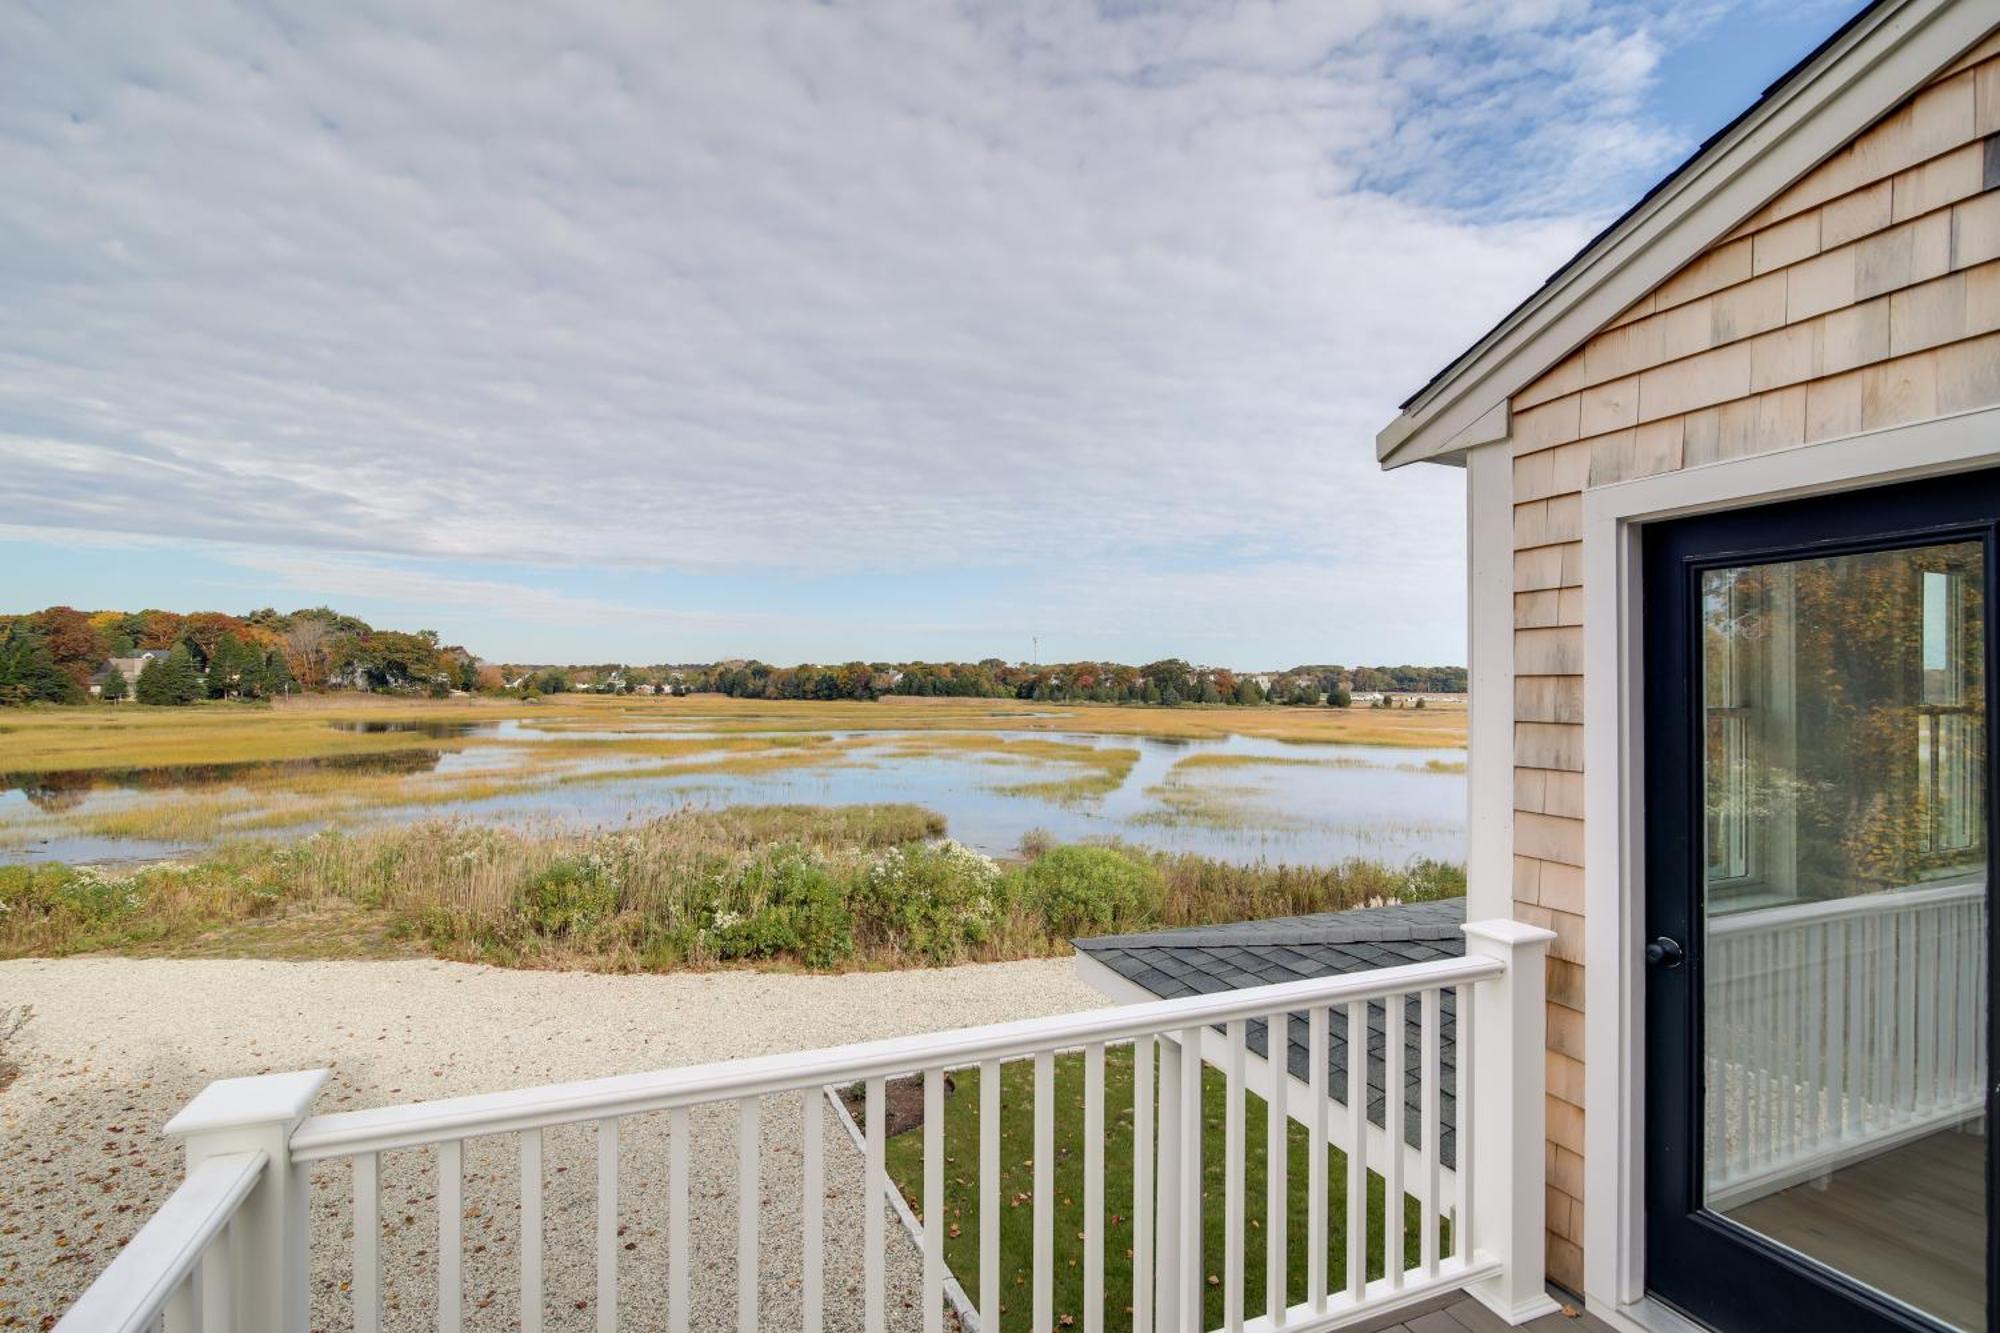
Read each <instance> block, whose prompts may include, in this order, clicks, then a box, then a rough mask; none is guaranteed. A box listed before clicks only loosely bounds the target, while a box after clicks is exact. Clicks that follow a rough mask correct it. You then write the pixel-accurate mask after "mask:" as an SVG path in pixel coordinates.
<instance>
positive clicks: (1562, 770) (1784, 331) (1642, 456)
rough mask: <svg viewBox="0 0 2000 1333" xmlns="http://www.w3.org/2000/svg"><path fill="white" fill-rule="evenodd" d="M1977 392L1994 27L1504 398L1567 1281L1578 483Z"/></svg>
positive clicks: (1996, 378)
mask: <svg viewBox="0 0 2000 1333" xmlns="http://www.w3.org/2000/svg"><path fill="white" fill-rule="evenodd" d="M1996 403H2000V33H1996V34H1993V35H1989V36H1988V37H1987V38H1986V40H1985V41H1984V42H1982V43H1981V44H1980V45H1979V46H1978V47H1976V48H1975V49H1974V50H1973V51H1972V52H1970V53H1968V54H1967V55H1966V56H1965V57H1964V58H1962V59H1961V60H1959V61H1958V62H1956V63H1955V64H1954V65H1953V66H1951V67H1950V68H1948V69H1947V70H1945V71H1944V72H1942V73H1941V74H1939V75H1938V76H1937V77H1936V78H1934V79H1932V80H1931V81H1930V82H1928V83H1927V84H1925V85H1924V86H1923V87H1922V88H1921V89H1919V90H1918V91H1917V92H1916V93H1915V94H1914V95H1913V96H1912V97H1911V98H1910V99H1909V100H1907V101H1906V102H1905V103H1904V104H1903V105H1901V106H1900V107H1898V108H1897V109H1896V110H1894V111H1892V112H1891V113H1890V114H1888V115H1887V116H1885V117H1884V118H1883V119H1881V120H1880V121H1878V122H1877V123H1876V124H1875V125H1873V126H1871V127H1870V128H1869V129H1868V130H1867V131H1865V132H1864V133H1863V134H1861V135H1860V136H1858V137H1857V138H1856V139H1855V140H1854V141H1853V142H1852V143H1851V144H1850V145H1849V146H1848V147H1846V148H1845V149H1843V150H1842V151H1841V152H1839V153H1837V154H1835V155H1834V156H1833V157H1832V158H1830V159H1828V160H1827V161H1825V162H1823V163H1822V164H1820V165H1819V166H1818V167H1816V168H1814V169H1813V170H1812V171H1810V172H1809V173H1807V174H1806V175H1805V176H1804V177H1803V178H1801V179H1800V180H1798V181H1797V182H1796V183H1794V184H1793V185H1792V186H1791V187H1789V188H1788V189H1787V190H1785V191H1784V192H1783V193H1782V194H1781V195H1779V196H1778V198H1776V199H1775V200H1773V201H1772V202H1771V203H1769V204H1768V205H1766V206H1765V207H1764V208H1762V209H1760V210H1759V211H1758V212H1757V213H1756V214H1754V215H1753V216H1752V217H1751V218H1750V219H1749V220H1747V221H1746V222H1744V223H1743V224H1742V225H1741V226H1739V227H1738V228H1737V229H1736V230H1735V231H1733V232H1731V233H1730V234H1729V235H1728V236H1726V237H1724V238H1723V239H1722V240H1720V241H1719V242H1717V243H1716V244H1715V245H1713V246H1711V247H1710V248H1709V249H1708V250H1707V251H1705V252H1704V253H1703V254H1701V255H1700V256H1698V257H1697V258H1695V259H1694V260H1693V261H1691V262H1690V263H1688V264H1687V265H1685V266H1684V267H1683V268H1681V269H1680V270H1679V271H1678V272H1676V273H1675V274H1674V275H1673V276H1671V277H1670V278H1668V279H1667V280H1666V281H1664V282H1662V283H1661V284H1660V285H1659V286H1658V287H1656V288H1654V290H1653V291H1652V292H1650V293H1648V294H1647V295H1646V296H1645V297H1644V298H1642V299H1641V300H1640V301H1639V302H1637V303H1636V304H1635V305H1633V306H1632V307H1631V308H1630V309H1629V310H1627V311H1626V312H1625V313H1624V314H1622V315H1620V316H1619V317H1618V318H1617V319H1615V320H1613V321H1612V322H1611V323H1610V324H1609V325H1607V326H1606V327H1605V328H1604V329H1602V330H1600V331H1599V332H1598V333H1597V334H1596V335H1594V336H1593V337H1591V338H1590V339H1588V340H1587V341H1586V342H1585V343H1584V345H1583V346H1582V347H1580V348H1579V349H1577V350H1576V351H1575V352H1574V353H1572V354H1571V355H1570V356H1568V357H1567V358H1565V359H1564V360H1563V361H1561V362H1560V363H1558V364H1557V365H1556V366H1555V367H1554V368H1552V369H1551V370H1550V371H1548V373H1546V374H1545V375H1543V376H1542V377H1541V378H1540V379H1538V380H1537V381H1535V382H1534V383H1533V384H1530V385H1529V386H1528V387H1526V388H1525V389H1523V390H1522V391H1521V392H1520V393H1518V394H1516V395H1515V396H1514V398H1513V399H1512V400H1511V404H1510V407H1511V421H1512V426H1511V443H1510V445H1509V446H1508V447H1509V448H1510V449H1511V452H1512V455H1513V458H1512V466H1513V477H1512V487H1513V500H1514V506H1513V603H1514V607H1513V609H1514V630H1513V648H1514V653H1513V658H1514V681H1513V686H1514V702H1513V750H1514V754H1513V763H1514V769H1513V773H1514V801H1513V809H1514V814H1513V890H1512V891H1513V898H1514V904H1515V913H1516V915H1517V917H1519V918H1520V919H1521V920H1524V921H1528V922H1532V923H1534V924H1536V925H1541V926H1546V927H1548V928H1550V929H1552V930H1554V931H1555V932H1556V942H1555V944H1554V945H1553V946H1552V948H1551V951H1550V960H1549V964H1548V968H1549V976H1548V996H1549V1011H1548V1053H1547V1072H1548V1103H1547V1109H1548V1146H1547V1168H1548V1174H1547V1179H1548V1187H1547V1188H1548V1196H1547V1218H1548V1229H1549V1235H1548V1266H1549V1275H1550V1276H1551V1277H1552V1278H1553V1279H1554V1280H1556V1281H1558V1282H1561V1283H1563V1284H1564V1285H1566V1286H1569V1287H1571V1288H1573V1289H1576V1290H1581V1289H1582V1286H1583V1246H1584V1243H1585V1242H1584V1236H1585V1231H1584V1223H1585V1219H1584V1213H1583V1197H1584V1185H1583V1175H1584V1116H1585V1107H1584V1091H1583V1089H1584V1079H1583V1073H1584V1066H1583V1059H1584V1018H1583V995H1584V984H1583V983H1584V969H1585V966H1586V960H1585V958H1584V952H1583V938H1584V932H1583V911H1584V901H1583V849H1584V825H1583V784H1584V780H1585V777H1584V773H1583V753H1584V747H1583V695H1584V689H1585V681H1584V676H1583V614H1584V605H1583V558H1582V557H1583V548H1582V542H1581V538H1582V528H1581V522H1582V512H1583V493H1584V491H1586V490H1588V489H1591V488H1593V487H1598V486H1605V485H1610V484H1613V483H1616V482H1619V481H1625V480H1629V479H1632V478H1636V477H1644V476H1653V475H1657V474H1659V473H1663V472H1671V471H1676V470H1678V469H1681V468H1688V467H1697V466H1700V465H1701V464H1704V463H1710V462H1717V461H1721V460H1724V459H1730V458H1738V457H1743V456H1746V455H1749V454H1755V453H1761V452H1765V451H1769V450H1775V449H1783V448H1789V447H1794V446H1801V445H1810V444H1813V443H1816V442H1819V441H1824V440H1831V439H1836V438H1839V437H1842V436H1846V435H1852V434H1855V433H1857V432H1860V431H1866V430H1874V429H1878V428H1881V427H1886V426H1894V425H1902V424H1906V423H1909V422H1913V421H1920V420H1924V419H1927V418H1932V417H1939V416H1946V415H1950V414H1952V413H1956V412H1962V411H1967V410H1970V409H1974V408H1979V407H1986V406H1990V405H1993V404H1996Z"/></svg>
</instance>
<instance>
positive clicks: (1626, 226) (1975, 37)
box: [1375, 0, 1993, 469]
mask: <svg viewBox="0 0 2000 1333" xmlns="http://www.w3.org/2000/svg"><path fill="white" fill-rule="evenodd" d="M1980 10H1981V5H1980V4H1979V3H1978V0H1882V2H1881V3H1879V4H1877V5H1875V6H1874V7H1872V8H1870V9H1868V10H1866V11H1864V12H1862V13H1861V14H1859V15H1857V16H1856V17H1855V19H1854V20H1853V21H1851V22H1850V23H1849V24H1847V25H1846V26H1845V27H1844V28H1842V29H1841V31H1840V32H1838V33H1836V34H1835V35H1834V36H1833V37H1832V38H1830V39H1829V40H1828V41H1827V42H1826V43H1825V44H1824V45H1822V46H1821V47H1820V48H1819V49H1818V50H1817V51H1816V52H1814V53H1813V55H1811V56H1809V57H1807V59H1806V60H1804V61H1802V62H1801V63H1800V64H1799V65H1798V66H1797V67H1795V68H1794V69H1793V70H1792V71H1791V72H1790V74H1788V75H1787V76H1786V77H1785V78H1784V79H1783V80H1781V81H1780V82H1779V83H1778V84H1777V85H1776V86H1774V87H1773V88H1772V89H1771V90H1770V91H1769V92H1768V93H1767V94H1766V95H1765V96H1764V98H1762V99H1761V100H1760V101H1759V102H1758V103H1757V104H1756V105H1754V106H1753V107H1752V108H1750V110H1749V111H1748V112H1746V113H1745V114H1744V115H1742V116H1741V117H1739V118H1738V119H1737V120H1736V121H1735V122H1733V123H1732V124H1731V125H1730V126H1729V127H1728V128H1726V129H1725V130H1723V131H1722V132H1721V133H1719V134H1717V135H1716V136H1715V138H1713V139H1712V140H1710V141H1709V142H1708V143H1707V144H1705V145H1703V147H1702V148H1701V150H1700V151H1698V152H1697V153H1696V154H1695V155H1694V156H1693V157H1691V158H1690V159H1689V160H1688V161H1687V162H1686V163H1684V164H1682V166H1681V167H1680V168H1679V169H1678V170H1676V171H1675V172H1674V173H1673V174H1672V175H1670V176H1669V177H1668V178H1667V179H1666V180H1664V181H1662V182H1661V183H1660V184H1659V185H1658V186H1656V187H1655V188H1654V189H1653V190H1652V191H1651V192H1650V193H1649V194H1648V195H1647V196H1646V198H1645V199H1644V200H1642V201H1641V202H1640V203H1639V204H1638V205H1637V206H1635V207H1634V208H1633V209H1632V210H1631V211H1630V212H1628V213H1627V214H1626V215H1625V216H1624V217H1622V218H1620V219H1619V220H1618V221H1617V222H1615V223H1613V224H1612V225H1611V226H1610V227H1608V228H1607V229H1606V230H1605V231H1604V232H1603V233H1602V234H1601V235H1599V236H1598V237H1597V238H1596V239H1595V240H1594V241H1592V242H1591V243H1590V244H1589V245H1587V246H1586V247H1584V249H1583V250H1582V251H1581V252H1579V253H1578V254H1577V255H1576V256H1575V257H1574V258H1572V259H1571V260H1570V261H1569V262H1568V263H1567V264H1565V265H1564V266H1563V267H1562V268H1561V269H1559V270H1557V272H1556V273H1555V274H1554V275H1553V276H1552V277H1551V278H1550V279H1549V280H1548V281H1547V282H1546V283H1544V284H1543V285H1542V286H1541V287H1540V288H1539V289H1538V290H1537V291H1536V292H1535V293H1534V294H1533V295H1532V296H1530V297H1529V298H1528V299H1527V300H1526V301H1523V302H1522V303H1521V304H1520V305H1519V306H1517V307H1516V308H1515V309H1514V310H1513V311H1512V312H1510V313H1509V314H1508V315H1507V317H1506V318H1505V319H1503V320H1501V321H1500V323H1499V324H1497V325H1495V326H1494V328H1493V329H1491V330H1490V331H1488V332H1487V334H1486V335H1485V336H1484V337H1482V338H1481V339H1480V340H1479V341H1478V342H1476V343H1474V344H1473V345H1472V346H1471V347H1470V348H1468V349H1466V351H1465V352H1463V353H1462V354H1461V355H1460V356H1459V357H1458V358H1457V360H1455V361H1453V362H1452V363H1451V365H1450V366H1448V367H1446V369H1445V370H1444V371H1442V372H1441V373H1440V374H1439V375H1438V376H1437V377H1436V378H1435V379H1433V380H1432V381H1431V383H1429V384H1428V385H1426V386H1425V387H1424V388H1423V390H1422V391H1420V392H1419V393H1418V394H1417V396H1416V397H1414V398H1412V399H1411V400H1410V401H1409V402H1408V403H1407V404H1405V406H1404V408H1403V411H1402V412H1401V413H1400V414H1399V415H1398V416H1397V417H1396V418H1395V420H1393V421H1391V422H1390V423H1389V424H1388V425H1387V426H1385V427H1383V429H1382V430H1381V432H1380V433H1379V434H1377V436H1376V437H1375V453H1376V459H1377V461H1378V462H1379V463H1380V465H1381V466H1382V467H1383V468H1384V469H1388V468H1395V467H1401V466H1403V465H1404V464H1407V463H1414V462H1419V461H1423V460H1427V459H1428V460H1437V461H1454V462H1455V461H1459V456H1461V455H1462V454H1463V451H1464V450H1465V449H1467V448H1469V447H1472V446H1474V445H1477V444H1482V443H1490V442H1492V440H1493V439H1504V438H1506V412H1507V405H1508V402H1509V400H1511V399H1512V398H1513V396H1514V395H1515V394H1516V393H1518V392H1520V391H1521V389H1523V388H1525V387H1526V386H1527V385H1529V384H1531V383H1533V382H1534V380H1535V379H1536V378H1538V377H1539V376H1541V375H1542V374H1544V373H1546V372H1547V371H1548V370H1549V369H1550V368H1551V367H1553V366H1555V365H1556V364H1557V363H1558V362H1560V361H1561V360H1562V358H1563V357H1565V356H1567V355H1569V354H1570V353H1571V352H1572V351H1574V350H1575V349H1576V348H1577V347H1579V346H1581V345H1582V344H1583V342H1584V340H1585V339H1587V338H1589V337H1590V336H1591V335H1592V334H1594V333H1596V332H1597V331H1598V330H1600V329H1601V328H1603V327H1604V326H1605V325H1606V324H1608V323H1610V322H1611V321H1612V320H1613V319H1616V318H1617V317H1618V315H1619V314H1621V313H1623V312H1624V311H1625V310H1626V309H1627V308H1629V307H1630V306H1631V305H1632V304H1633V303H1634V302H1635V301H1638V300H1639V299H1640V298H1641V297H1643V296H1644V295H1645V294H1646V293H1647V292H1649V291H1651V290H1652V289H1653V288H1654V287H1656V286H1658V285H1659V284H1660V283H1661V282H1664V281H1665V280H1666V279H1667V278H1669V277H1671V276H1672V275H1673V274H1674V273H1675V272H1677V271H1678V270H1679V269H1680V268H1681V267H1682V266H1683V265H1685V264H1686V263H1687V262H1688V261H1690V260H1692V259H1694V258H1695V257H1696V256H1698V255H1700V254H1701V253H1702V252H1703V251H1704V250H1706V249H1707V248H1708V247H1709V246H1711V245H1713V244H1714V243H1715V241H1716V240H1717V239H1719V238H1721V237H1723V236H1726V235H1728V234H1729V233H1730V232H1731V231H1732V230H1734V229H1735V228H1736V227H1737V226H1739V225H1741V224H1742V222H1743V221H1744V219H1746V218H1748V217H1750V216H1751V215H1752V214H1754V213H1755V212H1756V211H1757V210H1758V209H1760V208H1762V207H1763V206H1764V205H1765V204H1766V203H1768V202H1769V201H1770V200H1772V199H1774V198H1776V197H1777V196H1778V195H1779V194H1780V193H1782V192H1783V190H1784V189H1785V188H1786V187H1787V186H1789V185H1791V184H1792V183H1793V182H1794V181H1796V180H1797V179H1799V178H1800V177H1801V176H1803V175H1805V174H1806V172H1808V171H1810V170H1811V169H1812V168H1813V167H1814V166H1816V165H1818V164H1819V163H1821V162H1823V161H1825V160H1826V159H1827V158H1828V157H1830V156H1831V155H1832V154H1834V153H1835V152H1837V151H1839V150H1840V149H1841V148H1842V147H1844V146H1845V145H1846V144H1847V143H1848V142H1849V141H1850V140H1851V139H1853V138H1854V136H1855V135H1857V134H1859V133H1860V132H1861V131H1862V130H1864V129H1866V128H1867V127H1868V126H1869V125H1871V124H1873V123H1874V122H1875V121H1876V120H1878V119H1879V118H1880V117H1881V116H1882V115H1883V114H1884V113H1885V112H1887V111H1889V110H1890V109H1891V108H1893V107H1895V106H1896V105H1897V104H1899V103H1900V102H1902V101H1903V100H1904V99H1905V98H1907V97H1908V96H1909V95H1910V93H1911V92H1912V91H1914V90H1915V89H1916V88H1917V87H1919V86H1920V85H1921V84H1922V83H1923V82H1924V81H1925V80H1927V79H1928V78H1929V77H1931V76H1932V75H1933V74H1935V73H1936V72H1937V71H1938V70H1940V69H1943V68H1945V67H1946V66H1947V65H1949V64H1950V63H1951V61H1952V60H1953V59H1955V58H1956V57H1957V56H1958V55H1960V54H1961V53H1962V52H1964V51H1965V50H1967V49H1969V48H1970V47H1971V46H1973V45H1974V44H1975V43H1976V42H1978V41H1979V40H1980V39H1981V38H1982V37H1984V36H1985V35H1986V34H1987V33H1988V32H1989V31H1991V29H1992V27H1993V24H1992V21H1991V18H1990V16H1983V15H1982V14H1981V13H1980ZM1496 425H1497V427H1498V429H1499V433H1498V434H1497V435H1495V434H1494V433H1493V432H1494V429H1495V427H1496Z"/></svg>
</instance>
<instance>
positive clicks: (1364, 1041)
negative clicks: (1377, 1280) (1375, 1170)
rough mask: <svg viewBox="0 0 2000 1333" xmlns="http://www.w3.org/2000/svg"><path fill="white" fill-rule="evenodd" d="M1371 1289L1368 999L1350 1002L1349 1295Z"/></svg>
mask: <svg viewBox="0 0 2000 1333" xmlns="http://www.w3.org/2000/svg"><path fill="white" fill-rule="evenodd" d="M1367 1289H1368V1002H1367V1001H1366V1000H1354V1001H1352V1002H1350V1003H1349V1004H1348V1006H1347V1295H1348V1299H1350V1300H1352V1301H1353V1302H1355V1304H1357V1305H1358V1304H1360V1302H1361V1298H1362V1297H1363V1295H1365V1294H1366V1292H1367Z"/></svg>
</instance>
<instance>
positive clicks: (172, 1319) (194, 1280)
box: [153, 1264, 203, 1333]
mask: <svg viewBox="0 0 2000 1333" xmlns="http://www.w3.org/2000/svg"><path fill="white" fill-rule="evenodd" d="M202 1314H203V1310H202V1299H201V1271H200V1265H199V1264H197V1265H196V1267H195V1271H194V1272H191V1273H189V1274H188V1275H187V1276H186V1277H184V1278H182V1279H181V1280H180V1281H179V1282H178V1283H176V1284H175V1285H174V1291H173V1295H171V1296H169V1297H167V1308H166V1309H165V1310H163V1311H162V1312H161V1314H160V1315H159V1316H156V1317H155V1318H154V1320H153V1327H154V1328H159V1327H160V1326H161V1325H162V1324H163V1323H164V1324H165V1325H166V1331H167V1333H200V1329H201V1324H202Z"/></svg>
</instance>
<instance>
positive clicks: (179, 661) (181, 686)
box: [138, 644, 204, 707]
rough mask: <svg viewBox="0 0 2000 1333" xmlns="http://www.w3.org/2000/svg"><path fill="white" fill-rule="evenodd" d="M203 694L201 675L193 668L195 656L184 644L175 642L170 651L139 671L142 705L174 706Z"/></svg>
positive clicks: (191, 700)
mask: <svg viewBox="0 0 2000 1333" xmlns="http://www.w3.org/2000/svg"><path fill="white" fill-rule="evenodd" d="M203 693H204V690H203V688H202V683H201V676H200V675H199V674H197V673H196V671H195V669H194V658H193V656H192V655H191V654H189V652H188V650H187V645H186V644H176V645H175V647H174V650H173V651H172V652H170V653H168V654H167V655H166V656H165V657H156V658H154V659H153V660H152V661H150V662H148V663H146V669H145V670H143V671H141V672H140V673H139V690H138V698H139V702H140V703H142V704H154V705H157V706H160V707H177V706H179V705H181V704H191V703H193V702H194V701H195V700H197V699H199V698H201V697H202V695H203Z"/></svg>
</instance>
